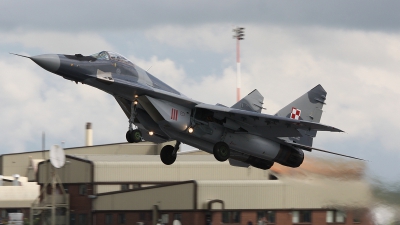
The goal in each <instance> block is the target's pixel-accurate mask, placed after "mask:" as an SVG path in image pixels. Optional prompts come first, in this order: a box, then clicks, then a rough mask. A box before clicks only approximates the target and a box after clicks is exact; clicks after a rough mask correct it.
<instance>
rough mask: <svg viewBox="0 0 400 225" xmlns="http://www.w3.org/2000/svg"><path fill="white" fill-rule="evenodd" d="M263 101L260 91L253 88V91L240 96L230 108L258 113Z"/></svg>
mask: <svg viewBox="0 0 400 225" xmlns="http://www.w3.org/2000/svg"><path fill="white" fill-rule="evenodd" d="M263 101H264V97H263V96H262V95H261V94H260V92H259V91H258V90H257V89H254V91H252V92H250V94H248V95H247V96H246V97H244V98H242V99H241V100H240V101H238V102H237V103H236V104H234V105H233V106H232V107H231V108H234V109H241V110H246V111H251V112H258V113H260V112H261V110H262V109H263V107H262V105H263Z"/></svg>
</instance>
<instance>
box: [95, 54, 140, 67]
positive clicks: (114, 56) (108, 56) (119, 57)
mask: <svg viewBox="0 0 400 225" xmlns="http://www.w3.org/2000/svg"><path fill="white" fill-rule="evenodd" d="M91 56H92V57H94V58H96V59H101V60H114V61H119V62H123V63H128V64H133V63H132V62H131V61H129V60H128V59H127V58H125V57H124V56H122V55H120V54H118V53H116V52H110V51H102V52H99V53H95V54H93V55H91Z"/></svg>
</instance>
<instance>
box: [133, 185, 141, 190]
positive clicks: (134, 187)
mask: <svg viewBox="0 0 400 225" xmlns="http://www.w3.org/2000/svg"><path fill="white" fill-rule="evenodd" d="M132 188H133V189H139V188H140V184H133V185H132Z"/></svg>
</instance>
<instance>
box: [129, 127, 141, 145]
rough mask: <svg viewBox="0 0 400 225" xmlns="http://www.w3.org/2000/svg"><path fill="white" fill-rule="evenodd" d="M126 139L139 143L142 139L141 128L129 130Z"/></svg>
mask: <svg viewBox="0 0 400 225" xmlns="http://www.w3.org/2000/svg"><path fill="white" fill-rule="evenodd" d="M126 140H127V141H128V142H129V143H138V142H141V141H142V132H140V130H138V129H136V130H128V132H126Z"/></svg>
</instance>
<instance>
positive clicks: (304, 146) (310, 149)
mask: <svg viewBox="0 0 400 225" xmlns="http://www.w3.org/2000/svg"><path fill="white" fill-rule="evenodd" d="M288 144H290V145H292V146H294V147H298V148H301V149H303V150H306V151H309V152H311V151H312V150H315V151H320V152H325V153H329V154H333V155H338V156H343V157H347V158H352V159H357V160H362V161H365V160H364V159H360V158H357V157H353V156H348V155H343V154H339V153H336V152H330V151H326V150H323V149H319V148H314V147H310V146H306V145H301V144H297V143H288Z"/></svg>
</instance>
